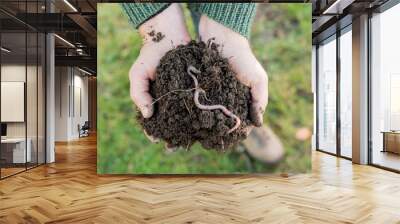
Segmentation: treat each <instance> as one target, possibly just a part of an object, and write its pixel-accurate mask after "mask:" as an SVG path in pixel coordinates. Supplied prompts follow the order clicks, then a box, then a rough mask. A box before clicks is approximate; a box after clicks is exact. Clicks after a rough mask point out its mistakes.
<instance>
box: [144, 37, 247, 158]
mask: <svg viewBox="0 0 400 224" xmlns="http://www.w3.org/2000/svg"><path fill="white" fill-rule="evenodd" d="M210 43H211V42H210V41H209V42H208V44H205V43H204V42H195V41H192V42H190V43H189V44H188V45H185V46H183V45H180V46H178V47H176V48H174V49H173V50H170V51H169V52H167V53H166V55H165V56H164V57H163V58H162V59H161V61H160V64H159V66H158V67H157V70H156V79H155V81H153V82H151V84H150V93H151V95H152V96H153V98H154V100H157V99H158V101H156V102H155V103H154V104H153V105H154V114H153V116H152V117H151V118H149V119H145V118H143V116H142V115H141V114H140V113H138V114H139V115H138V120H139V123H140V124H141V125H142V126H143V128H144V129H145V131H146V132H147V133H148V134H149V135H151V136H153V137H155V138H159V139H163V140H165V141H166V142H167V143H168V145H169V146H170V147H179V146H180V147H183V148H187V149H188V148H190V146H191V145H193V144H194V143H195V142H196V141H199V142H200V144H201V145H202V146H203V147H204V148H206V149H216V150H221V151H224V150H227V149H229V148H231V147H232V146H234V145H236V144H237V143H239V142H240V141H241V140H243V139H244V138H245V137H246V135H245V130H244V128H245V127H247V126H249V125H250V123H251V121H250V105H251V95H250V89H249V88H248V87H246V86H244V85H243V84H241V83H239V81H238V80H237V79H236V77H235V74H234V72H233V71H232V70H231V68H230V66H229V64H228V60H227V59H226V58H222V57H221V56H220V54H219V53H218V46H216V45H215V44H213V43H211V44H210ZM190 65H192V66H194V67H195V68H197V69H198V70H200V71H201V74H196V75H195V76H196V77H197V79H198V81H199V87H200V88H202V89H204V90H205V92H206V96H207V98H208V100H206V98H205V97H204V94H200V97H199V101H200V103H201V104H203V105H215V104H221V105H223V106H225V107H226V108H228V110H230V111H233V113H234V114H236V115H237V116H239V117H240V119H241V121H242V122H241V125H240V127H239V128H238V129H236V130H235V131H233V132H232V133H230V134H228V133H227V132H228V130H229V129H230V128H232V127H233V126H234V125H235V120H234V119H232V118H231V117H228V116H226V115H225V114H223V113H222V111H221V110H212V111H210V110H201V109H199V108H197V107H196V105H195V103H194V100H193V94H194V90H190V89H193V88H194V82H193V79H192V78H191V77H190V75H188V74H187V68H188V66H190ZM173 90H188V91H175V92H172V93H169V92H170V91H173ZM168 93H169V94H168ZM165 94H166V95H165ZM161 96H163V97H162V98H160V97H161ZM159 98H160V99H159Z"/></svg>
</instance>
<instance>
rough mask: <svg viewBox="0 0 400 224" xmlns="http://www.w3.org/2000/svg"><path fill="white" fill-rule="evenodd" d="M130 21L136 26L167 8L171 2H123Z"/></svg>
mask: <svg viewBox="0 0 400 224" xmlns="http://www.w3.org/2000/svg"><path fill="white" fill-rule="evenodd" d="M121 5H122V8H123V9H124V11H125V13H126V15H127V16H128V17H129V21H130V22H131V23H132V25H133V26H134V27H135V28H138V27H139V26H140V25H142V23H144V22H146V21H147V20H149V19H150V18H152V17H153V16H155V15H157V14H158V13H160V12H161V11H162V10H164V9H166V8H167V7H168V6H169V5H170V3H121Z"/></svg>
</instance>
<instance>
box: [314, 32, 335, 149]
mask: <svg viewBox="0 0 400 224" xmlns="http://www.w3.org/2000/svg"><path fill="white" fill-rule="evenodd" d="M317 63H318V108H317V113H318V149H319V150H322V151H326V152H330V153H336V36H332V37H331V38H329V39H328V40H327V41H326V42H324V43H322V44H320V45H319V47H318V61H317Z"/></svg>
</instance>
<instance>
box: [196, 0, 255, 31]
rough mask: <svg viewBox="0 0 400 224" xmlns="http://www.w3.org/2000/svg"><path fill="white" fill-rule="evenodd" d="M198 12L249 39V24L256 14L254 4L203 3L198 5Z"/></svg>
mask: <svg viewBox="0 0 400 224" xmlns="http://www.w3.org/2000/svg"><path fill="white" fill-rule="evenodd" d="M199 11H200V12H201V13H202V14H205V15H207V16H208V17H209V18H211V19H213V20H215V21H216V22H219V23H221V24H222V25H224V26H226V27H228V28H230V29H232V30H233V31H235V32H237V33H240V34H241V35H243V36H244V37H246V38H249V36H250V29H251V23H252V22H253V19H254V16H255V14H256V4H255V3H240V4H238V3H204V4H201V5H200V8H199Z"/></svg>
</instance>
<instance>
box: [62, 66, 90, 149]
mask: <svg viewBox="0 0 400 224" xmlns="http://www.w3.org/2000/svg"><path fill="white" fill-rule="evenodd" d="M55 85H56V91H55V123H56V131H55V140H56V141H70V140H74V139H77V138H79V132H78V125H81V126H82V125H83V124H84V122H85V121H87V120H88V78H87V77H86V76H84V74H83V73H82V72H80V71H79V70H78V69H76V68H72V67H56V82H55ZM80 106H81V108H80ZM80 110H81V111H80Z"/></svg>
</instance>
